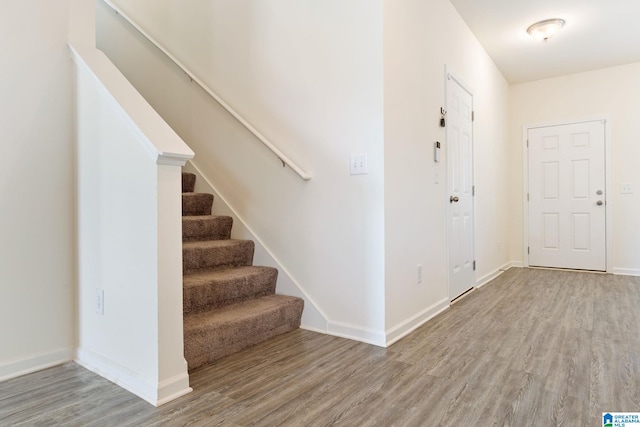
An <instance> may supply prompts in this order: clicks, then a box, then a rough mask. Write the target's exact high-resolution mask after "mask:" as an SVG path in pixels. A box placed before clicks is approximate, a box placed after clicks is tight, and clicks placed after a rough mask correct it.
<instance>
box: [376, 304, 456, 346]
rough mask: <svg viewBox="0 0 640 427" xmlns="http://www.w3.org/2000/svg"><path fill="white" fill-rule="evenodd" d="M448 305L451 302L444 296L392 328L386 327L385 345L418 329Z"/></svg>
mask: <svg viewBox="0 0 640 427" xmlns="http://www.w3.org/2000/svg"><path fill="white" fill-rule="evenodd" d="M450 306H451V302H450V301H449V298H448V297H447V298H444V299H442V300H440V301H438V302H437V303H435V304H432V305H431V306H430V307H427V308H425V309H424V310H422V311H421V312H419V313H418V314H416V315H415V316H413V317H411V318H409V319H407V320H405V321H403V322H401V323H400V324H398V325H396V326H394V327H393V328H391V329H387V331H386V338H385V341H386V344H385V347H389V346H391V345H392V344H394V343H396V342H397V341H399V340H401V339H402V338H404V337H406V336H407V335H409V334H410V333H412V332H413V331H415V330H416V329H418V328H419V327H420V326H422V325H424V324H425V323H427V322H428V321H429V320H431V319H433V318H434V317H436V316H437V315H438V314H440V313H442V312H443V311H445V310H447V309H448V308H449V307H450Z"/></svg>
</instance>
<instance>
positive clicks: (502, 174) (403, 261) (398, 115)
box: [384, 0, 511, 341]
mask: <svg viewBox="0 0 640 427" xmlns="http://www.w3.org/2000/svg"><path fill="white" fill-rule="evenodd" d="M445 66H448V67H449V70H451V71H452V72H453V73H455V74H456V76H457V77H458V78H460V79H461V80H462V81H463V82H464V83H465V85H467V86H468V87H469V88H470V89H471V90H472V92H473V96H474V98H473V102H474V109H475V117H476V120H475V122H474V126H473V130H474V145H475V164H474V168H475V184H476V197H475V215H476V222H475V254H476V260H477V271H476V279H477V284H478V285H481V284H483V283H484V281H486V280H487V278H489V277H494V276H495V275H497V274H498V273H499V270H500V268H503V266H505V265H506V264H507V263H508V261H509V257H508V249H509V243H510V238H509V234H508V232H509V227H508V224H509V216H510V212H509V208H510V204H509V202H508V200H507V197H506V195H507V194H508V192H509V188H510V186H509V178H510V176H511V174H510V168H511V165H510V164H509V160H510V159H509V157H508V139H507V131H508V125H507V122H508V100H509V98H508V91H509V86H508V84H507V82H506V80H505V79H504V77H503V76H502V74H501V73H500V72H499V70H498V69H497V68H496V66H495V65H494V63H493V62H492V61H491V59H490V57H489V56H488V55H487V53H486V52H485V51H484V49H483V48H482V46H481V45H480V43H479V42H478V41H477V39H476V38H475V37H474V36H473V34H472V33H471V31H470V30H469V28H468V27H467V26H466V24H465V23H464V21H463V20H462V18H461V17H460V16H459V15H458V13H457V11H456V10H455V8H454V7H453V6H452V5H451V3H450V2H449V1H447V0H434V1H428V2H427V1H422V0H385V1H384V134H385V137H384V139H385V145H384V157H385V179H384V190H385V246H386V254H385V263H386V267H385V282H386V294H385V295H386V312H385V317H386V329H387V339H388V340H389V341H394V340H395V339H397V337H398V336H402V335H403V334H406V333H407V332H408V331H410V330H412V329H414V328H415V327H416V325H419V324H421V323H423V322H424V321H426V320H428V319H429V318H431V317H432V316H433V315H435V314H437V313H438V312H440V311H441V310H442V309H443V307H447V306H448V303H449V289H448V271H447V262H448V252H447V248H448V241H447V212H448V205H449V197H448V193H447V181H446V177H447V169H446V165H447V157H446V156H447V147H446V139H445V138H446V133H445V129H444V128H441V127H440V126H439V121H440V108H441V107H445V104H446V98H445ZM435 141H440V142H441V143H442V145H443V149H442V155H441V158H440V162H439V163H435V162H434V154H433V153H434V148H433V144H434V142H435ZM435 168H437V169H438V171H439V182H438V183H436V182H435V181H436V179H435V170H434V169H435ZM418 265H422V269H423V270H422V271H423V273H422V283H420V284H418V283H417V271H416V270H417V266H418Z"/></svg>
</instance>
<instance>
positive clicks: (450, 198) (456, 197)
mask: <svg viewBox="0 0 640 427" xmlns="http://www.w3.org/2000/svg"><path fill="white" fill-rule="evenodd" d="M458 200H460V199H459V198H458V196H451V197H449V203H457V202H458Z"/></svg>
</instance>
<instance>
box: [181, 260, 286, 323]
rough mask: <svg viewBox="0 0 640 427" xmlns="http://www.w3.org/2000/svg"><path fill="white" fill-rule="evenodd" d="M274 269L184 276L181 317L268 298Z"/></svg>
mask: <svg viewBox="0 0 640 427" xmlns="http://www.w3.org/2000/svg"><path fill="white" fill-rule="evenodd" d="M277 278H278V270H276V269H275V268H272V267H257V266H247V267H235V268H228V269H223V270H217V271H211V272H204V273H199V274H198V273H194V274H189V275H186V276H184V281H183V283H184V291H183V294H184V298H183V301H184V302H183V304H184V306H183V307H184V314H185V315H187V314H193V313H199V312H202V311H205V310H210V309H215V308H220V307H223V306H225V305H230V304H233V303H236V302H240V301H245V300H248V299H253V298H259V297H262V296H266V295H272V294H274V293H275V291H276V281H277Z"/></svg>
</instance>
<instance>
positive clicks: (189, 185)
mask: <svg viewBox="0 0 640 427" xmlns="http://www.w3.org/2000/svg"><path fill="white" fill-rule="evenodd" d="M195 187H196V176H195V175H194V174H192V173H188V172H182V192H183V193H193V191H194V189H195Z"/></svg>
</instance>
